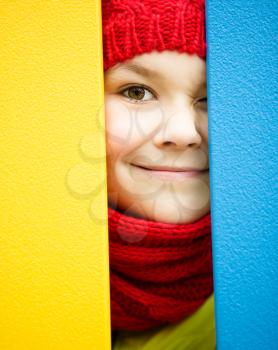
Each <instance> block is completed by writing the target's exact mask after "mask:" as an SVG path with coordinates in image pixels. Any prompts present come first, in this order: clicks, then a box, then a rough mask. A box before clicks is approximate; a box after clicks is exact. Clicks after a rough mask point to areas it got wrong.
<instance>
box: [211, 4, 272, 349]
mask: <svg viewBox="0 0 278 350" xmlns="http://www.w3.org/2000/svg"><path fill="white" fill-rule="evenodd" d="M277 9H278V3H277V1H274V0H273V1H270V0H264V1H255V0H251V1H242V0H233V1H231V0H229V1H222V0H207V3H206V11H207V40H208V57H207V62H208V90H209V92H208V97H209V147H210V167H211V171H210V174H211V198H212V208H211V213H212V221H213V222H212V230H213V254H214V281H215V297H216V330H217V349H218V350H228V349H236V350H237V349H239V350H240V349H242V350H243V349H244V350H249V349H250V350H251V349H252V350H260V349H267V350H269V349H278V221H277V216H278V187H277V186H278V177H277V172H278V165H277V164H278V156H277V150H278V116H277V100H278V94H277V91H278V84H277V76H278V74H277V73H278V61H277V57H278V46H277V41H278V30H277V23H278V16H277V14H278V11H277Z"/></svg>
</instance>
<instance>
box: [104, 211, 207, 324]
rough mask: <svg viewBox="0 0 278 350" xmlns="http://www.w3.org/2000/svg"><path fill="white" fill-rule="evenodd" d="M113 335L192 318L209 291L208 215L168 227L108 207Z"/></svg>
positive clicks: (168, 225) (167, 225) (164, 224)
mask: <svg viewBox="0 0 278 350" xmlns="http://www.w3.org/2000/svg"><path fill="white" fill-rule="evenodd" d="M108 225H109V251H110V254H109V259H110V296H111V321H112V330H135V331H141V330H147V329H151V328H154V327H158V326H162V325H166V324H171V323H175V322H178V321H180V320H182V319H184V318H185V317H187V316H189V315H190V314H192V313H193V312H194V311H195V310H196V309H197V308H198V307H199V306H201V305H202V304H203V302H204V301H205V300H206V299H207V298H208V297H209V295H210V294H211V293H212V292H213V276H212V254H211V222H210V213H208V214H207V215H205V216H203V217H202V218H201V219H199V220H197V221H195V222H194V223H191V224H166V223H161V222H156V221H150V220H145V219H142V218H135V217H132V216H127V215H125V214H123V213H121V212H119V211H116V210H115V209H113V208H112V207H109V208H108Z"/></svg>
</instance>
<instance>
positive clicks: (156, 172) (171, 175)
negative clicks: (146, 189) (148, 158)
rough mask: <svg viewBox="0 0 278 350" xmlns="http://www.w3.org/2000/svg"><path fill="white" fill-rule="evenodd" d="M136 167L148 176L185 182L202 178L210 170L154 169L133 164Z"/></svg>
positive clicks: (165, 167) (164, 167)
mask: <svg viewBox="0 0 278 350" xmlns="http://www.w3.org/2000/svg"><path fill="white" fill-rule="evenodd" d="M131 165H132V166H134V167H136V168H137V169H138V170H139V171H141V172H145V173H146V174H148V175H152V176H155V177H156V176H157V177H159V178H161V179H164V180H172V181H173V180H183V179H185V178H194V177H196V176H200V175H201V174H204V173H207V172H208V169H204V170H198V169H197V170H196V168H195V169H194V168H186V170H184V169H181V168H172V167H167V166H163V167H161V166H159V167H158V166H156V167H152V168H147V167H145V166H144V167H143V166H141V165H136V164H131Z"/></svg>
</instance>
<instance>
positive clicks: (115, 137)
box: [105, 98, 132, 153]
mask: <svg viewBox="0 0 278 350" xmlns="http://www.w3.org/2000/svg"><path fill="white" fill-rule="evenodd" d="M105 128H106V142H107V145H108V148H109V149H111V150H113V152H117V153H119V152H120V151H121V150H122V149H124V148H126V147H127V146H128V144H129V141H130V135H131V131H132V118H131V115H130V112H129V110H128V109H127V108H126V106H125V105H123V104H121V103H117V102H115V101H114V100H113V99H112V98H107V99H106V101H105Z"/></svg>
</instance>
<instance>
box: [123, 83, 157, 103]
mask: <svg viewBox="0 0 278 350" xmlns="http://www.w3.org/2000/svg"><path fill="white" fill-rule="evenodd" d="M121 94H123V95H124V96H126V97H127V98H128V99H129V100H130V101H131V102H135V103H141V102H145V101H148V100H151V99H152V97H153V96H154V95H153V94H152V93H151V91H150V90H149V89H147V88H145V87H144V86H139V85H134V86H130V87H128V88H126V89H124V90H123V91H122V92H121ZM148 95H149V96H148ZM146 97H147V99H144V98H146Z"/></svg>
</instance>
